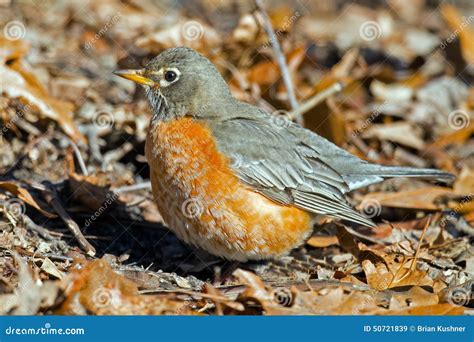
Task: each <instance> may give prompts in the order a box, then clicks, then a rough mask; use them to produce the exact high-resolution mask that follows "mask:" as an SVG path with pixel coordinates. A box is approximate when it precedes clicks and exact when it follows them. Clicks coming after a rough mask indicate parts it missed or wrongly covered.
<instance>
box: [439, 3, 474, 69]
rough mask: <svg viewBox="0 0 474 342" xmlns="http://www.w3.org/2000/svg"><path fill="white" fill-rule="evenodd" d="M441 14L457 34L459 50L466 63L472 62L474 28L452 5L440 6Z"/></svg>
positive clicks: (473, 58) (473, 61) (473, 59)
mask: <svg viewBox="0 0 474 342" xmlns="http://www.w3.org/2000/svg"><path fill="white" fill-rule="evenodd" d="M441 14H442V16H443V18H444V20H445V21H446V23H447V24H448V26H449V28H450V29H451V31H452V32H455V33H457V34H458V36H459V40H460V42H461V52H462V55H463V57H464V59H465V61H466V62H467V63H468V64H474V30H472V29H471V28H470V27H469V22H467V23H466V19H465V18H463V17H462V16H461V14H460V13H459V11H458V10H457V9H456V7H454V6H453V5H449V4H444V5H443V6H441Z"/></svg>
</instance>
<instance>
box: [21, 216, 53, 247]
mask: <svg viewBox="0 0 474 342" xmlns="http://www.w3.org/2000/svg"><path fill="white" fill-rule="evenodd" d="M22 220H23V223H24V225H25V227H26V228H27V229H29V230H32V231H35V232H37V233H38V234H39V236H41V237H42V238H43V239H45V240H47V241H53V240H54V237H53V236H52V235H51V234H50V233H49V231H48V230H47V229H46V228H44V227H41V226H40V225H38V224H36V223H35V222H33V220H32V219H31V218H30V217H28V216H27V215H22Z"/></svg>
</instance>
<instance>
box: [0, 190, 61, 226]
mask: <svg viewBox="0 0 474 342" xmlns="http://www.w3.org/2000/svg"><path fill="white" fill-rule="evenodd" d="M0 188H2V189H4V190H6V191H8V192H10V193H12V194H13V195H15V196H16V197H18V198H19V199H20V200H22V201H23V202H25V203H27V204H29V205H30V206H32V207H33V208H35V209H36V210H38V211H39V212H40V213H41V214H43V215H44V216H46V217H48V218H55V217H57V215H55V214H52V213H50V212H48V211H46V210H44V209H41V207H40V206H39V204H38V202H36V200H35V199H34V198H33V196H32V195H31V194H30V192H29V191H28V190H27V189H25V188H23V187H21V186H20V185H19V184H18V183H14V182H8V181H0Z"/></svg>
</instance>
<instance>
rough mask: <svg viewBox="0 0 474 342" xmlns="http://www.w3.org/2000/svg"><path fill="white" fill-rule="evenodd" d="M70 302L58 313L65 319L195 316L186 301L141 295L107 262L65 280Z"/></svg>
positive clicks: (83, 268) (94, 262) (93, 263)
mask: <svg viewBox="0 0 474 342" xmlns="http://www.w3.org/2000/svg"><path fill="white" fill-rule="evenodd" d="M64 281H65V282H66V284H68V285H67V289H66V292H65V296H66V299H65V300H64V302H63V303H62V304H61V307H60V308H59V309H58V310H57V312H56V313H58V314H63V315H84V314H91V313H93V314H98V315H111V314H114V315H147V314H148V315H164V314H168V315H170V314H180V315H189V314H195V313H194V312H193V311H192V310H191V309H190V308H189V307H188V305H187V304H186V303H185V302H183V301H178V300H174V299H171V298H168V297H166V296H151V295H150V296H148V295H140V294H139V293H138V287H137V285H136V284H135V283H133V282H132V281H130V280H128V279H126V278H124V277H123V276H121V275H119V274H117V273H115V272H114V271H113V270H112V268H111V267H110V265H109V264H108V262H107V261H105V260H95V261H92V262H90V263H88V264H87V265H85V266H83V267H81V268H80V269H76V270H75V271H74V272H73V273H72V274H70V275H69V276H68V277H66V278H65V279H64Z"/></svg>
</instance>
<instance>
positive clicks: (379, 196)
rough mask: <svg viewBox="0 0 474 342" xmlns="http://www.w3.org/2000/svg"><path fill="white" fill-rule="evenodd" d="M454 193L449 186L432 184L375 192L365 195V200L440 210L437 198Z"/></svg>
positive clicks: (381, 203)
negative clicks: (429, 185) (397, 190)
mask: <svg viewBox="0 0 474 342" xmlns="http://www.w3.org/2000/svg"><path fill="white" fill-rule="evenodd" d="M452 193H453V191H452V190H451V189H449V188H443V187H438V186H431V187H426V188H420V189H415V190H406V191H399V192H373V193H369V194H367V195H365V196H364V200H367V201H369V200H373V201H377V202H378V203H380V205H382V206H385V207H393V208H407V209H421V210H439V209H441V208H440V207H439V206H438V205H436V204H435V201H436V199H437V198H439V197H441V196H447V195H451V194H452Z"/></svg>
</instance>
